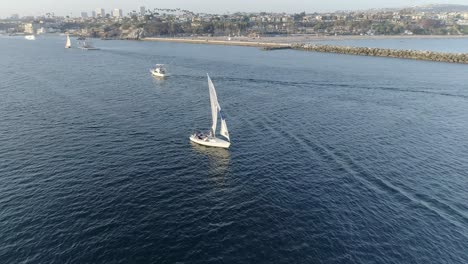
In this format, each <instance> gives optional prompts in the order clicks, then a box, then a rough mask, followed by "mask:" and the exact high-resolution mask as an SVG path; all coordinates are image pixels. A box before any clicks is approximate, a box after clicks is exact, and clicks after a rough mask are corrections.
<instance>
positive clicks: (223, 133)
mask: <svg viewBox="0 0 468 264" xmlns="http://www.w3.org/2000/svg"><path fill="white" fill-rule="evenodd" d="M219 115H220V116H221V129H220V130H219V133H220V134H221V136H223V137H225V138H227V140H229V141H230V139H229V131H228V128H227V124H226V119H225V118H224V115H223V112H222V111H221V110H219Z"/></svg>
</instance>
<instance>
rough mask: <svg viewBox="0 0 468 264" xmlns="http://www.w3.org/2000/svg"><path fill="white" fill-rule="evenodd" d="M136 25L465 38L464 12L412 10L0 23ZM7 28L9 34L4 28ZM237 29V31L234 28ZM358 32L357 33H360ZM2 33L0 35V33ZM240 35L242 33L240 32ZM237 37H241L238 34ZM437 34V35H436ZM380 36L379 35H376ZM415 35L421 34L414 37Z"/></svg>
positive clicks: (115, 13) (89, 16)
mask: <svg viewBox="0 0 468 264" xmlns="http://www.w3.org/2000/svg"><path fill="white" fill-rule="evenodd" d="M135 19H136V20H137V21H138V23H139V24H141V23H143V24H145V23H152V22H154V23H156V22H157V23H168V24H174V23H175V24H177V23H179V24H191V25H192V27H197V26H198V27H200V25H203V24H204V23H205V24H206V23H216V24H220V23H223V24H225V25H226V27H228V25H229V24H231V25H237V27H238V28H240V30H239V33H238V34H245V35H247V34H249V33H252V32H254V33H259V34H268V33H274V34H290V33H305V34H348V35H349V34H351V35H353V34H363V33H364V34H370V35H372V34H375V33H376V32H377V33H379V32H378V31H376V30H375V29H376V28H379V27H380V29H381V28H382V27H381V26H382V25H386V26H387V27H388V25H391V26H392V27H395V28H398V31H389V32H388V34H396V32H398V33H399V34H408V35H411V34H413V32H412V31H411V30H410V28H414V27H413V26H419V27H439V28H441V27H447V28H448V27H454V28H455V27H458V28H463V30H459V29H457V30H458V31H457V33H458V34H468V10H467V11H460V12H436V11H430V12H427V11H418V10H417V9H402V10H370V11H360V12H352V11H350V12H334V13H304V12H303V13H300V14H287V13H265V12H261V13H234V14H227V15H216V14H195V13H193V12H190V11H187V10H180V9H153V10H147V9H146V8H145V7H144V6H141V7H139V8H138V9H137V10H133V11H131V12H129V13H128V14H126V15H125V14H124V12H123V10H122V9H120V8H115V9H113V10H111V11H110V12H108V13H106V10H105V9H104V8H96V9H95V10H93V11H91V12H90V13H88V12H81V14H80V16H79V17H70V16H66V17H58V16H55V15H54V14H53V13H47V14H46V15H44V16H41V17H20V16H19V15H18V14H13V15H11V17H10V18H9V19H6V20H0V25H1V23H3V28H1V27H0V33H1V32H2V31H7V32H8V30H10V31H19V32H24V33H27V34H41V33H54V32H60V31H64V26H63V25H64V24H67V23H68V24H79V25H85V24H86V23H88V22H99V23H100V24H102V25H113V24H114V23H115V22H116V21H120V22H123V23H131V22H132V21H134V20H135ZM9 25H11V28H8V26H9ZM239 25H241V26H239ZM360 27H361V28H360ZM5 28H6V29H5ZM241 29H242V30H241ZM241 31H242V32H241ZM441 32H442V31H441ZM380 34H382V33H380ZM418 34H421V33H418Z"/></svg>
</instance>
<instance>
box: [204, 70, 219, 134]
mask: <svg viewBox="0 0 468 264" xmlns="http://www.w3.org/2000/svg"><path fill="white" fill-rule="evenodd" d="M207 76H208V89H209V90H210V103H211V118H212V122H213V123H212V124H211V133H212V134H213V136H214V135H215V133H216V125H217V123H218V108H219V107H218V106H219V103H218V97H217V96H216V90H215V88H214V85H213V82H212V81H211V78H210V76H209V75H208V74H207Z"/></svg>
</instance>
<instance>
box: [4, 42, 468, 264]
mask: <svg viewBox="0 0 468 264" xmlns="http://www.w3.org/2000/svg"><path fill="white" fill-rule="evenodd" d="M64 43H65V40H64V39H62V38H58V37H57V38H39V39H38V40H36V41H26V40H24V39H22V38H0V262H1V263H424V264H428V263H468V203H467V201H468V82H467V81H468V76H467V72H468V68H467V66H466V65H457V64H446V63H434V62H423V61H412V60H400V59H388V58H376V57H357V56H348V55H336V54H322V53H312V52H310V53H308V52H301V51H292V50H286V51H275V52H266V51H261V50H259V49H257V48H246V47H228V46H208V45H190V44H173V43H145V42H128V41H96V42H95V44H96V45H97V46H99V47H101V48H102V50H100V51H95V52H91V51H89V52H86V51H81V50H78V49H71V50H65V49H64V48H63V46H64ZM155 63H167V64H169V66H168V69H169V71H170V72H171V73H172V74H173V75H172V76H171V77H170V78H168V79H167V80H163V81H161V80H156V79H153V78H152V77H151V76H150V74H149V71H148V70H149V68H150V67H151V66H152V65H153V64H155ZM207 72H208V73H210V76H211V77H212V79H213V82H214V84H215V85H216V87H217V92H218V97H219V100H220V103H221V106H222V107H223V108H224V112H225V115H226V116H227V123H228V126H229V129H230V133H231V139H232V147H231V148H230V149H229V150H227V151H226V150H219V149H209V148H204V147H200V146H196V145H192V144H191V143H190V142H189V139H188V137H189V135H190V133H191V132H192V131H193V130H194V129H196V128H202V129H208V128H209V126H210V116H209V115H210V110H209V101H208V100H209V99H208V88H207V80H206V75H205V74H206V73H207Z"/></svg>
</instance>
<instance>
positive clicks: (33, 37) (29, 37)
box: [24, 35, 36, 40]
mask: <svg viewBox="0 0 468 264" xmlns="http://www.w3.org/2000/svg"><path fill="white" fill-rule="evenodd" d="M24 38H25V39H27V40H36V36H34V35H26V36H24Z"/></svg>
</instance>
